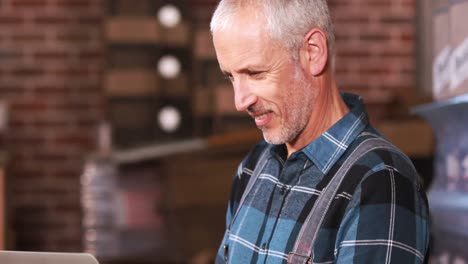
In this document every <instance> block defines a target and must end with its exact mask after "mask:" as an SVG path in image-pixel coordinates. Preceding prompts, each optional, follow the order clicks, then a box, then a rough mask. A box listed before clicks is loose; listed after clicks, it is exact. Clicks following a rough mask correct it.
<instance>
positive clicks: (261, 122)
mask: <svg viewBox="0 0 468 264" xmlns="http://www.w3.org/2000/svg"><path fill="white" fill-rule="evenodd" d="M251 116H252V117H253V118H254V120H255V124H256V125H257V127H264V126H265V125H267V124H268V123H269V122H270V121H271V119H272V118H273V112H271V111H267V112H263V113H259V114H251Z"/></svg>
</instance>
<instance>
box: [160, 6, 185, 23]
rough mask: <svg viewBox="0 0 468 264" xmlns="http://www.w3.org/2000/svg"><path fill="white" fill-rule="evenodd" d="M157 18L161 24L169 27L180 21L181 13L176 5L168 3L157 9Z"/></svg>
mask: <svg viewBox="0 0 468 264" xmlns="http://www.w3.org/2000/svg"><path fill="white" fill-rule="evenodd" d="M158 19H159V23H161V25H163V26H165V27H168V28H171V27H175V26H176V25H177V24H179V23H180V20H181V19H182V14H181V13H180V10H179V9H178V8H177V7H176V6H174V5H170V4H168V5H164V6H162V7H161V8H160V9H159V11H158Z"/></svg>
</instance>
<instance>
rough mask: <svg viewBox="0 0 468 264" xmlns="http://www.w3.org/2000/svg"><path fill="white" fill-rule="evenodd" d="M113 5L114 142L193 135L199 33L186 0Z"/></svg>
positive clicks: (109, 87) (110, 86)
mask: <svg viewBox="0 0 468 264" xmlns="http://www.w3.org/2000/svg"><path fill="white" fill-rule="evenodd" d="M108 10H109V12H108V17H107V19H106V21H105V26H104V35H105V40H106V43H107V71H106V72H105V77H104V78H105V82H104V85H105V91H106V98H107V106H108V113H109V119H110V123H111V125H112V128H113V135H114V145H116V146H117V147H119V148H131V147H135V146H140V145H144V144H148V143H155V142H166V141H171V140H178V139H181V138H187V137H190V136H192V135H193V127H192V124H193V120H192V119H193V118H192V114H191V113H192V111H191V110H192V95H193V89H192V64H193V61H192V59H193V58H192V57H193V56H192V46H191V45H192V39H193V35H192V31H191V29H190V25H191V22H190V17H189V16H188V12H187V7H186V4H185V2H184V1H164V0H157V1H152V0H141V1H130V0H109V1H108ZM168 115H169V116H168ZM164 122H165V123H164ZM168 122H169V123H168Z"/></svg>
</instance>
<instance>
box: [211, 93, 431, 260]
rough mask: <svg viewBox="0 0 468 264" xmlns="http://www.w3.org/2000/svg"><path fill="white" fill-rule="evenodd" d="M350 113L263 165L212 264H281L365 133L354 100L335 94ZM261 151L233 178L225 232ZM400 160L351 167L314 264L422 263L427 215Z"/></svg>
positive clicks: (368, 160)
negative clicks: (310, 212)
mask: <svg viewBox="0 0 468 264" xmlns="http://www.w3.org/2000/svg"><path fill="white" fill-rule="evenodd" d="M343 98H344V100H345V102H346V104H347V105H348V107H349V109H350V112H349V113H348V114H347V115H346V116H344V117H343V118H342V119H341V120H339V121H338V122H337V123H336V124H335V125H333V126H332V127H331V128H330V129H329V130H327V131H326V132H325V133H323V134H322V135H321V136H320V137H318V138H317V139H316V140H314V141H313V142H311V143H310V144H309V145H307V146H306V147H305V148H303V149H302V150H300V151H297V152H295V153H293V154H292V155H291V156H290V157H289V158H288V159H287V158H286V157H287V150H286V147H285V146H284V145H276V146H272V147H271V148H270V150H269V151H270V153H269V155H268V156H269V157H268V162H267V164H266V166H265V167H264V168H263V170H262V172H261V174H260V175H259V177H258V179H257V181H256V182H255V184H254V186H253V188H252V189H251V191H250V193H249V195H248V196H247V197H246V199H245V201H244V204H243V206H242V208H241V210H240V211H239V214H238V216H237V217H236V220H235V222H234V223H233V224H232V228H231V230H230V231H226V232H225V234H224V238H223V241H222V243H221V246H220V249H219V251H218V254H217V257H216V263H225V262H226V260H227V262H229V263H240V264H245V263H287V257H288V253H289V252H291V251H292V248H293V247H294V243H295V240H296V237H297V235H298V233H299V230H300V228H301V226H302V224H303V222H304V220H305V219H306V218H307V215H308V213H309V211H310V210H311V208H312V206H313V205H314V203H315V201H316V199H317V197H318V196H319V195H320V193H321V191H322V189H323V188H324V186H326V184H327V183H328V182H329V181H330V179H331V177H333V175H334V174H335V172H336V170H337V169H338V168H339V166H340V165H341V164H342V162H343V160H344V158H345V157H346V156H347V155H349V153H350V152H352V150H353V149H354V148H355V147H356V146H357V144H358V143H359V142H360V141H362V140H364V138H366V137H371V136H375V135H378V132H377V131H376V130H375V129H374V128H372V127H371V126H370V125H369V122H368V118H367V113H366V111H365V109H364V106H363V104H362V102H361V100H360V98H359V97H357V96H354V95H350V94H343ZM265 147H267V143H265V142H261V143H259V144H257V145H256V146H255V147H254V148H253V149H252V150H251V151H250V153H249V154H248V155H247V157H246V158H245V159H244V160H243V161H242V163H241V164H240V166H239V168H238V171H237V174H236V177H235V178H234V182H233V186H232V190H231V196H230V201H229V205H228V211H227V217H226V225H227V226H230V224H231V219H232V216H233V214H234V213H235V212H236V210H237V207H238V204H239V201H240V199H241V197H242V194H243V191H244V189H245V187H246V185H247V183H248V181H249V178H250V176H251V175H252V172H253V170H254V168H255V165H256V163H257V161H258V158H259V156H260V155H261V153H262V152H263V150H264V149H265ZM411 166H412V165H411V164H410V162H409V161H408V160H407V158H406V157H405V156H404V155H402V154H397V153H393V152H389V151H385V150H372V151H371V152H369V153H368V154H366V155H365V156H364V158H363V159H360V160H359V161H358V162H357V163H356V164H355V165H354V166H353V170H352V172H353V175H348V177H346V178H345V180H344V181H343V183H342V185H341V186H340V188H339V189H338V192H337V195H336V197H335V199H334V201H333V203H332V206H331V208H330V210H329V211H328V213H327V216H326V217H325V220H324V222H323V224H322V226H321V229H320V231H319V234H318V237H317V240H316V243H315V246H314V249H313V251H314V260H313V261H314V263H423V262H424V261H425V255H426V252H427V248H428V243H429V226H428V207H427V201H426V196H425V193H424V190H423V188H422V185H421V183H420V181H419V178H418V176H417V175H415V173H414V172H413V171H412V170H410V169H408V168H411Z"/></svg>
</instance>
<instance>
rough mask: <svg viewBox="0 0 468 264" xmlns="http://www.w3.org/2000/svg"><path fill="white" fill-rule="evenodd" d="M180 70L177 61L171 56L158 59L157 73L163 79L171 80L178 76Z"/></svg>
mask: <svg viewBox="0 0 468 264" xmlns="http://www.w3.org/2000/svg"><path fill="white" fill-rule="evenodd" d="M181 68H182V66H181V65H180V62H179V60H178V59H177V58H176V57H174V56H172V55H165V56H163V57H161V59H159V62H158V71H159V73H160V74H161V75H162V76H163V77H164V78H168V79H172V78H174V77H176V76H177V75H179V73H180V69H181Z"/></svg>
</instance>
